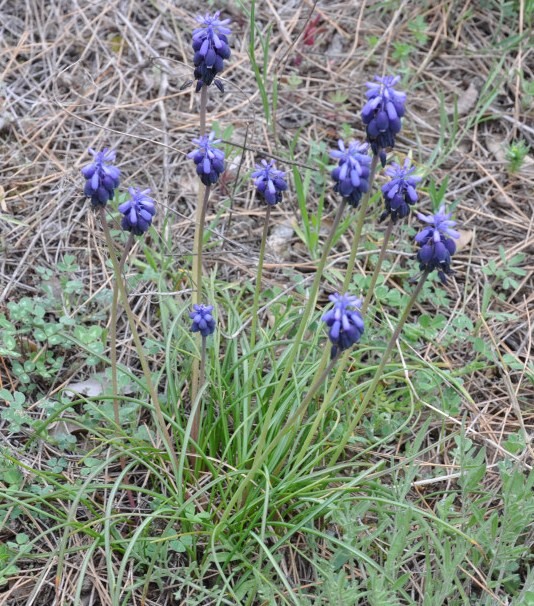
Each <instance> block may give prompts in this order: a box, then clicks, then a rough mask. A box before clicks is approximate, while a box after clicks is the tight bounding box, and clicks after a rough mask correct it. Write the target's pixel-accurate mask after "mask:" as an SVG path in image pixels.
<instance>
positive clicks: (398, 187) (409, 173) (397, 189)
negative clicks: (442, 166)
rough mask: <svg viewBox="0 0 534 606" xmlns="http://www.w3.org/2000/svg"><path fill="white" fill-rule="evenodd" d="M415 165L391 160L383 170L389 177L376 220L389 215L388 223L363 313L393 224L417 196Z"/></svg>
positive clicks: (384, 186) (408, 161)
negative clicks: (401, 164)
mask: <svg viewBox="0 0 534 606" xmlns="http://www.w3.org/2000/svg"><path fill="white" fill-rule="evenodd" d="M414 171H415V166H412V165H411V160H410V158H406V159H405V160H404V164H403V166H400V165H399V164H396V163H395V162H392V163H391V164H390V165H389V166H388V167H387V168H386V170H385V173H386V175H388V177H391V180H390V181H388V182H387V183H386V184H385V185H383V186H382V196H383V200H384V206H385V209H384V212H383V213H382V214H381V215H380V218H379V219H378V222H379V223H381V222H382V221H384V220H385V219H386V218H387V217H389V223H388V225H387V227H386V231H385V233H384V237H383V239H382V247H381V249H380V253H379V255H378V261H377V263H376V266H375V269H374V271H373V275H372V277H371V282H370V285H369V288H368V290H367V294H366V296H365V299H364V302H363V305H362V312H363V313H364V314H365V313H366V312H367V309H368V307H369V303H370V301H371V297H372V296H373V293H374V290H375V286H376V282H377V280H378V276H379V275H380V270H381V269H382V263H383V262H384V259H385V257H386V251H387V246H388V243H389V239H390V237H391V233H392V231H393V226H394V225H395V223H396V222H397V221H398V220H399V219H404V218H405V217H407V216H408V214H409V213H410V208H411V206H413V205H414V204H415V203H416V202H417V200H418V199H419V196H418V194H417V191H416V187H417V184H418V183H419V182H420V181H421V177H418V176H416V175H414V174H413V173H414Z"/></svg>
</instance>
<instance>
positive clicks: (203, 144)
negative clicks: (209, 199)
mask: <svg viewBox="0 0 534 606" xmlns="http://www.w3.org/2000/svg"><path fill="white" fill-rule="evenodd" d="M220 142H221V139H215V133H214V132H213V131H212V132H211V133H210V134H209V135H203V136H202V137H200V138H199V139H193V143H194V144H195V145H196V146H197V147H198V149H196V150H195V151H192V152H191V153H189V154H187V157H188V158H192V159H193V161H194V162H195V164H196V165H197V174H198V176H199V177H200V180H201V181H202V183H204V185H205V186H206V187H209V186H211V185H214V184H215V183H217V181H218V180H219V177H220V176H221V174H222V173H223V172H224V152H223V151H222V149H218V148H217V147H215V146H216V145H217V144H218V143H220Z"/></svg>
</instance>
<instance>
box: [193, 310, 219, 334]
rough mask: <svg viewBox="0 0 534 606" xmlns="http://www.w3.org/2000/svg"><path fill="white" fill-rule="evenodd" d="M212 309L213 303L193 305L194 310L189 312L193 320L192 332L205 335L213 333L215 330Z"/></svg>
mask: <svg viewBox="0 0 534 606" xmlns="http://www.w3.org/2000/svg"><path fill="white" fill-rule="evenodd" d="M212 311H213V305H204V304H200V305H193V311H192V312H190V313H189V317H190V318H191V320H193V323H192V324H191V332H199V333H200V334H201V335H202V336H203V337H207V336H209V335H211V334H212V333H213V332H214V331H215V319H214V317H213V314H212V313H211V312H212Z"/></svg>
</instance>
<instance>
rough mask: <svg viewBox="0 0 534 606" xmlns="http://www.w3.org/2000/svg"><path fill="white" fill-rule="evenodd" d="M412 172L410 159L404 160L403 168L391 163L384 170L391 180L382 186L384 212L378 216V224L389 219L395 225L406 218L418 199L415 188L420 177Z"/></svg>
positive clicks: (412, 167) (413, 169)
mask: <svg viewBox="0 0 534 606" xmlns="http://www.w3.org/2000/svg"><path fill="white" fill-rule="evenodd" d="M414 171H415V166H412V165H411V160H410V158H406V159H405V160H404V165H403V166H400V165H399V164H396V163H395V162H392V163H391V164H390V165H389V166H388V167H387V168H386V170H385V171H384V172H385V173H386V175H388V177H391V180H390V181H388V182H387V183H386V184H385V185H383V186H382V195H383V198H384V206H385V210H384V212H383V213H382V214H381V215H380V219H379V222H382V221H384V219H386V218H387V217H391V220H392V221H393V222H394V223H395V222H396V221H398V220H399V219H404V218H405V217H407V216H408V214H409V212H410V207H411V206H413V205H414V204H415V203H416V202H417V200H418V199H419V196H418V195H417V191H416V190H415V188H416V186H417V184H418V183H419V182H420V181H421V177H418V176H416V175H414V174H413V173H414Z"/></svg>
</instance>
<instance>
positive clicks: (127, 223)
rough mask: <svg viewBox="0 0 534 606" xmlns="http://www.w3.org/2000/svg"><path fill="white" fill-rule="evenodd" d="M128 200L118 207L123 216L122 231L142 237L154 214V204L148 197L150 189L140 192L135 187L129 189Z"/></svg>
mask: <svg viewBox="0 0 534 606" xmlns="http://www.w3.org/2000/svg"><path fill="white" fill-rule="evenodd" d="M128 191H129V193H130V198H129V199H128V200H127V201H126V202H123V203H122V204H121V205H120V206H119V212H120V213H121V214H122V215H123V217H122V220H121V226H122V229H124V230H125V231H129V232H131V233H132V234H134V235H135V236H142V235H143V234H144V233H145V232H146V231H147V230H148V228H149V227H150V225H151V223H152V219H153V217H154V215H155V214H156V202H155V200H153V199H152V198H150V197H149V196H148V194H149V193H150V189H144V190H143V191H141V190H140V189H138V188H136V187H129V188H128Z"/></svg>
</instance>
